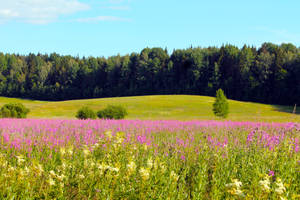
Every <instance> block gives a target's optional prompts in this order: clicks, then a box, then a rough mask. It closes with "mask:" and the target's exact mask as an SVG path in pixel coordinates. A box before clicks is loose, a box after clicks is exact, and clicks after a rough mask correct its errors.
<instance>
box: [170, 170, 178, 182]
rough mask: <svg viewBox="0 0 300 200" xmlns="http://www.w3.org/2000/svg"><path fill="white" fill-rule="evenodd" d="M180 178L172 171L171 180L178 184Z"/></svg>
mask: <svg viewBox="0 0 300 200" xmlns="http://www.w3.org/2000/svg"><path fill="white" fill-rule="evenodd" d="M178 178H179V176H178V175H177V174H176V173H175V172H174V171H171V173H170V179H171V180H173V181H174V182H177V180H178Z"/></svg>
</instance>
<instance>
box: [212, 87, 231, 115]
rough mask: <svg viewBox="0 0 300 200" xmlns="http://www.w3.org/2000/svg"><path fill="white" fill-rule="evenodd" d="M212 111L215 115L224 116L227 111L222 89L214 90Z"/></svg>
mask: <svg viewBox="0 0 300 200" xmlns="http://www.w3.org/2000/svg"><path fill="white" fill-rule="evenodd" d="M213 112H214V114H215V115H216V116H218V117H222V118H226V117H227V116H228V113H229V104H228V101H227V98H226V96H225V95H224V92H223V90H222V89H218V90H217V92H216V100H215V102H214V104H213Z"/></svg>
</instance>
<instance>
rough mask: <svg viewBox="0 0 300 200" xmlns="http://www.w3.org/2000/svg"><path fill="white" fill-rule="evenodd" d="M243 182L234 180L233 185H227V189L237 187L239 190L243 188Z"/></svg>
mask: <svg viewBox="0 0 300 200" xmlns="http://www.w3.org/2000/svg"><path fill="white" fill-rule="evenodd" d="M242 185H243V184H242V182H241V181H239V180H238V179H232V183H229V184H226V185H225V186H226V187H236V188H237V189H239V188H240V187H241V186H242Z"/></svg>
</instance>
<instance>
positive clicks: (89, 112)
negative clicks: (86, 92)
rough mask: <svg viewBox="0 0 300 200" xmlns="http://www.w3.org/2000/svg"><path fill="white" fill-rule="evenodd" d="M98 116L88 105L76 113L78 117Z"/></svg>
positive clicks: (93, 117)
mask: <svg viewBox="0 0 300 200" xmlns="http://www.w3.org/2000/svg"><path fill="white" fill-rule="evenodd" d="M96 117H97V116H96V114H95V112H94V111H93V110H91V109H90V108H89V107H87V106H84V107H82V108H80V109H79V110H78V111H77V114H76V118H78V119H96Z"/></svg>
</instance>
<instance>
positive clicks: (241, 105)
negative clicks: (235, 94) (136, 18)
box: [0, 95, 300, 122]
mask: <svg viewBox="0 0 300 200" xmlns="http://www.w3.org/2000/svg"><path fill="white" fill-rule="evenodd" d="M214 99H215V98H214V97H206V96H193V95H157V96H156V95H155V96H136V97H116V98H102V99H86V100H71V101H57V102H49V101H32V100H24V99H15V98H6V97H0V106H2V105H3V104H5V103H9V102H20V103H23V104H24V105H25V106H26V107H28V108H30V110H31V112H30V113H29V114H28V118H61V119H72V118H75V114H76V111H77V110H78V109H79V108H80V107H82V106H89V107H90V108H92V109H93V110H95V111H98V110H100V109H102V108H104V107H106V106H107V105H108V104H113V105H123V106H125V107H126V108H127V110H128V113H129V115H128V116H127V117H126V119H151V120H162V119H178V120H193V119H195V120H217V119H219V118H217V117H215V116H214V115H213V112H212V104H213V102H214ZM292 110H293V107H292V106H291V107H289V106H276V105H266V104H259V103H250V102H240V101H233V100H229V117H228V118H227V120H233V121H265V122H287V121H293V122H300V115H299V112H298V114H297V115H295V114H291V112H292ZM298 110H300V108H299V109H298Z"/></svg>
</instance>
